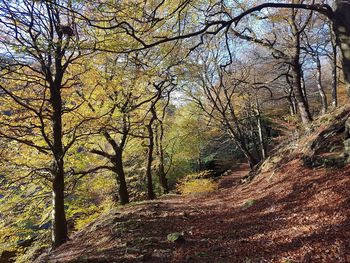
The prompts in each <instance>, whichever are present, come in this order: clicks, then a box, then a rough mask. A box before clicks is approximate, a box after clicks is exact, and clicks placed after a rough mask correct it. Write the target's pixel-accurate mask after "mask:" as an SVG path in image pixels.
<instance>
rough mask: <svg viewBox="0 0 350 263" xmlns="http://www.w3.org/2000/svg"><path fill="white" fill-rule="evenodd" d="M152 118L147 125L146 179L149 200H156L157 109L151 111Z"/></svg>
mask: <svg viewBox="0 0 350 263" xmlns="http://www.w3.org/2000/svg"><path fill="white" fill-rule="evenodd" d="M151 113H152V117H151V119H150V121H149V123H148V125H147V131H148V150H147V166H146V178H147V197H148V199H149V200H152V199H154V198H155V194H154V191H153V180H152V162H153V150H154V133H153V127H152V125H153V122H154V120H155V119H156V112H155V109H154V108H153V107H152V109H151Z"/></svg>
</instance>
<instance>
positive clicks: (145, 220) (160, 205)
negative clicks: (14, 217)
mask: <svg viewBox="0 0 350 263" xmlns="http://www.w3.org/2000/svg"><path fill="white" fill-rule="evenodd" d="M247 173H248V167H247V165H242V166H240V167H239V168H238V169H237V170H235V171H233V172H232V173H231V174H229V175H228V176H225V177H222V178H221V179H220V180H219V189H218V190H217V191H215V192H212V193H207V194H200V195H195V196H185V197H184V196H177V195H169V196H165V197H163V198H160V199H158V200H155V201H150V202H144V203H141V204H136V205H129V206H127V207H125V208H123V209H119V210H115V211H111V212H110V213H109V214H107V215H105V216H103V217H101V218H100V219H98V220H97V221H95V222H94V223H92V224H90V225H89V226H87V227H86V228H85V229H84V230H82V231H80V232H77V233H76V234H75V235H74V236H72V238H71V241H69V242H68V243H66V244H64V245H63V246H61V247H59V248H58V249H57V250H56V251H54V252H53V253H51V254H49V255H42V256H41V257H40V258H39V259H38V260H37V262H91V263H92V262H128V263H129V262H152V263H156V262H162V263H167V262H174V263H175V262H183V263H185V262H201V263H202V262H211V263H219V262H221V263H224V262H225V263H229V262H245V263H252V262H284V263H287V262H327V263H331V262H344V263H345V262H350V221H349V218H350V199H349V198H350V187H349V186H350V176H349V175H350V166H349V165H348V166H346V167H344V168H342V169H335V168H321V169H312V168H306V167H304V166H303V165H302V162H301V160H300V159H298V158H296V159H294V160H291V161H290V162H288V163H287V164H285V165H283V167H281V168H280V169H279V170H278V172H271V171H270V172H265V173H262V174H260V175H259V176H258V177H257V178H255V179H254V180H253V181H252V182H251V183H245V184H242V183H241V179H242V177H243V176H245V175H246V174H247ZM174 232H183V240H180V241H178V242H170V241H168V240H167V235H168V234H170V233H174Z"/></svg>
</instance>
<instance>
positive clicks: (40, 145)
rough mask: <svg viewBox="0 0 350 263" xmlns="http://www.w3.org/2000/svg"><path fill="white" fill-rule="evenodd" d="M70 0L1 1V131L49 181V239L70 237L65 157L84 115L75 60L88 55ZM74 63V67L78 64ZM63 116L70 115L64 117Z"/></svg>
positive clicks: (30, 166) (29, 166)
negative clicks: (82, 48) (80, 113)
mask: <svg viewBox="0 0 350 263" xmlns="http://www.w3.org/2000/svg"><path fill="white" fill-rule="evenodd" d="M80 5H81V4H79V3H75V2H73V1H59V2H58V1H0V16H1V18H0V34H1V38H0V44H1V48H2V49H3V50H6V53H5V57H6V58H7V62H6V63H5V65H4V67H3V68H2V70H1V77H2V80H1V83H0V90H1V91H2V95H1V98H0V99H1V102H0V105H1V107H2V109H3V110H7V111H8V114H7V115H6V116H2V117H1V125H2V129H1V132H0V136H1V137H3V138H7V139H9V140H12V141H14V142H16V143H17V144H18V145H19V146H18V147H20V149H21V151H25V153H24V154H25V155H27V156H32V157H33V158H37V160H40V161H41V162H40V161H39V162H35V160H33V162H31V163H27V164H26V163H23V162H22V161H21V160H19V161H18V164H19V165H20V166H23V167H26V169H27V170H29V171H28V174H35V175H37V176H41V177H44V178H46V179H47V180H48V181H49V182H50V183H51V187H52V206H53V207H52V243H53V246H58V245H60V244H62V243H64V242H65V241H66V240H67V239H68V233H67V223H66V214H65V204H64V198H65V175H66V169H65V168H66V166H65V161H66V157H67V153H68V152H69V151H70V150H71V148H72V146H73V145H74V143H75V141H76V140H78V139H79V138H80V137H81V136H82V133H81V129H82V128H83V126H85V124H86V123H87V122H88V120H89V119H88V118H85V116H84V118H77V116H76V115H75V114H74V112H75V111H76V110H77V109H78V108H79V106H80V103H82V102H81V101H79V99H77V97H74V94H75V90H76V89H78V85H77V79H78V78H79V74H81V71H80V72H79V70H77V71H76V72H75V76H74V77H73V76H72V75H70V72H72V71H73V65H74V64H75V63H77V62H78V60H79V59H80V58H82V57H83V56H85V55H87V54H86V53H85V54H84V53H82V52H81V51H80V49H79V47H80V45H81V43H82V42H83V41H84V36H83V35H80V33H81V27H80V26H81V23H79V22H76V20H75V19H74V11H73V10H74V9H75V8H78V6H80ZM78 68H79V67H77V68H76V69H78ZM67 118H68V119H70V121H69V122H68V121H67Z"/></svg>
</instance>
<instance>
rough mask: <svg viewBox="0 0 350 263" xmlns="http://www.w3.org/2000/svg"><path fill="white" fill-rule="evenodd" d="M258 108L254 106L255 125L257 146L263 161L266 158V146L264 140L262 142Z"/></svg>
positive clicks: (262, 136)
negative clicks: (257, 139)
mask: <svg viewBox="0 0 350 263" xmlns="http://www.w3.org/2000/svg"><path fill="white" fill-rule="evenodd" d="M258 107H259V106H258V105H257V106H256V123H257V128H258V135H259V145H260V152H261V159H262V160H265V159H266V156H267V151H266V145H265V140H264V133H263V129H262V123H261V114H260V110H259V108H258Z"/></svg>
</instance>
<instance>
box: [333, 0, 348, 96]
mask: <svg viewBox="0 0 350 263" xmlns="http://www.w3.org/2000/svg"><path fill="white" fill-rule="evenodd" d="M335 3H336V9H335V11H334V19H333V24H334V32H335V34H336V37H337V43H338V45H339V47H340V50H341V53H342V66H343V75H344V82H345V87H346V90H347V92H348V95H349V96H350V15H349V14H350V1H349V0H336V2H335Z"/></svg>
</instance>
